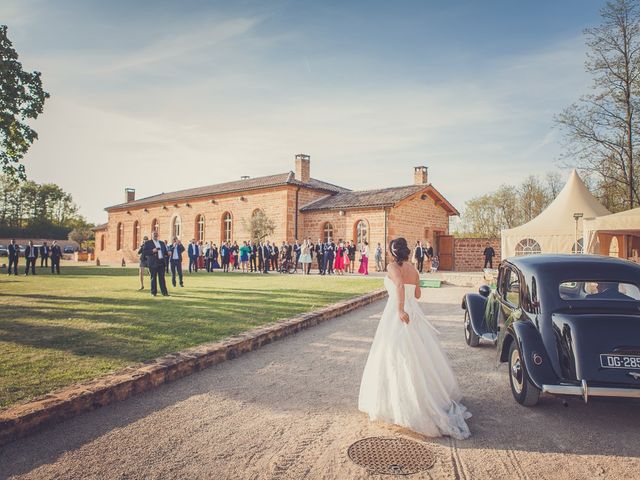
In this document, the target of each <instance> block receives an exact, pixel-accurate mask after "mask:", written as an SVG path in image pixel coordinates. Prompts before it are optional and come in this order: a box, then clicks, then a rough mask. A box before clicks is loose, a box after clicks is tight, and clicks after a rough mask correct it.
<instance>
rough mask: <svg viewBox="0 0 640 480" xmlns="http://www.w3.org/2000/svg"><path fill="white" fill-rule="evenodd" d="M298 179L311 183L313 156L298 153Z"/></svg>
mask: <svg viewBox="0 0 640 480" xmlns="http://www.w3.org/2000/svg"><path fill="white" fill-rule="evenodd" d="M296 180H298V181H299V182H302V183H309V181H310V180H311V157H310V156H309V155H305V154H303V153H299V154H298V155H296Z"/></svg>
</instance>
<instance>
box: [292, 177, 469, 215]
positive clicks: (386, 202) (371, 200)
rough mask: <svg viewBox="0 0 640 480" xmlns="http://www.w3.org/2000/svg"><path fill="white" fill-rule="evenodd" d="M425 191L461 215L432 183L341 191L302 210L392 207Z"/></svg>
mask: <svg viewBox="0 0 640 480" xmlns="http://www.w3.org/2000/svg"><path fill="white" fill-rule="evenodd" d="M423 191H424V192H425V193H427V194H428V195H429V196H430V197H431V198H433V199H434V200H436V201H438V202H439V203H440V204H441V205H442V206H443V208H444V209H445V210H446V211H447V213H448V214H449V215H459V212H458V211H457V210H456V209H455V207H454V206H453V205H451V204H450V203H449V202H448V201H447V199H446V198H444V197H443V196H442V195H441V194H440V192H438V191H437V190H436V189H435V188H434V187H433V186H432V185H431V184H426V185H407V186H404V187H391V188H381V189H378V190H360V191H355V192H353V191H349V192H341V193H338V194H335V195H330V196H326V197H323V198H321V199H319V200H315V201H313V202H311V203H309V204H307V205H305V206H303V207H302V208H301V209H300V210H301V211H303V212H310V211H314V210H342V209H349V208H367V207H390V206H393V205H395V204H397V203H398V202H400V201H402V200H404V199H406V198H408V197H410V196H411V195H414V194H416V193H418V192H423Z"/></svg>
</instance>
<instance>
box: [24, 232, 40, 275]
mask: <svg viewBox="0 0 640 480" xmlns="http://www.w3.org/2000/svg"><path fill="white" fill-rule="evenodd" d="M24 258H25V259H26V260H27V267H26V268H25V270H24V274H25V275H29V266H31V275H35V274H36V259H37V258H38V249H37V248H36V247H34V246H33V241H32V240H29V245H27V248H26V249H25V251H24Z"/></svg>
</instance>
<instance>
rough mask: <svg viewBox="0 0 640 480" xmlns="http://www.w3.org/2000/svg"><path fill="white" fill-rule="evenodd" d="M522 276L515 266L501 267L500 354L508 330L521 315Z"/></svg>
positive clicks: (499, 286)
mask: <svg viewBox="0 0 640 480" xmlns="http://www.w3.org/2000/svg"><path fill="white" fill-rule="evenodd" d="M521 285H522V282H521V275H520V272H519V271H518V269H517V268H515V267H514V266H513V265H510V264H505V265H503V266H502V267H501V270H500V276H499V279H498V289H497V292H496V293H497V295H496V296H497V299H498V302H499V303H500V306H499V308H498V329H499V332H498V352H501V351H502V344H503V342H504V338H505V334H506V333H507V328H508V327H509V325H510V324H511V322H513V320H514V318H516V316H517V315H519V312H520V305H521V295H520V286H521Z"/></svg>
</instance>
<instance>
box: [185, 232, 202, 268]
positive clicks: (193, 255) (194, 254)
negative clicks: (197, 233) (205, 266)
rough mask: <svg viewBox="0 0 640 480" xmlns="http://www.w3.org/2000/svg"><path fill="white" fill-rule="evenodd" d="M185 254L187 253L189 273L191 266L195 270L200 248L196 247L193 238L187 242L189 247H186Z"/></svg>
mask: <svg viewBox="0 0 640 480" xmlns="http://www.w3.org/2000/svg"><path fill="white" fill-rule="evenodd" d="M187 254H188V255H189V273H191V269H192V268H193V271H194V272H197V271H198V257H199V256H200V249H199V248H198V244H197V243H196V239H195V238H194V239H192V240H191V241H190V242H189V247H188V248H187Z"/></svg>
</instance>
